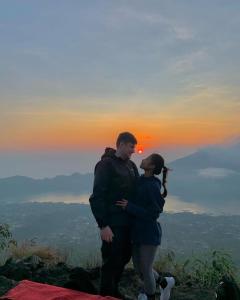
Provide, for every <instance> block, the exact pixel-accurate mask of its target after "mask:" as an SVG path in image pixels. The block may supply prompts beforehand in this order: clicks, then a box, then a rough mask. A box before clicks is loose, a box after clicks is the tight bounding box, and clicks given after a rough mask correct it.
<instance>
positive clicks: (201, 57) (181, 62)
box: [168, 49, 209, 74]
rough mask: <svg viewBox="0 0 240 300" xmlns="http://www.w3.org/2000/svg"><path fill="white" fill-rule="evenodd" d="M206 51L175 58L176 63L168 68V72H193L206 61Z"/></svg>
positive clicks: (200, 50)
mask: <svg viewBox="0 0 240 300" xmlns="http://www.w3.org/2000/svg"><path fill="white" fill-rule="evenodd" d="M208 57H209V56H208V53H207V50H206V49H199V50H197V51H193V52H191V53H187V54H184V56H182V57H180V58H179V57H177V59H176V61H175V62H174V63H172V64H171V65H170V66H169V68H168V69H169V71H170V72H171V73H174V74H178V73H183V72H189V71H193V70H194V69H195V67H196V66H198V65H199V64H200V63H201V64H203V63H204V62H205V61H206V60H207V59H208Z"/></svg>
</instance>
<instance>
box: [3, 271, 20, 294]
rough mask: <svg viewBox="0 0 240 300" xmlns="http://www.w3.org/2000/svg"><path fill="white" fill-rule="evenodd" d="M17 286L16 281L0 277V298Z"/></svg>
mask: <svg viewBox="0 0 240 300" xmlns="http://www.w3.org/2000/svg"><path fill="white" fill-rule="evenodd" d="M17 284H18V282H17V281H14V280H11V279H8V278H6V277H5V276H0V296H2V295H4V294H5V293H7V292H8V291H9V290H10V289H12V288H13V287H15V286H16V285H17Z"/></svg>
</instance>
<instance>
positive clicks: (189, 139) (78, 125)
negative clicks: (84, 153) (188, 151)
mask: <svg viewBox="0 0 240 300" xmlns="http://www.w3.org/2000/svg"><path fill="white" fill-rule="evenodd" d="M156 120H157V121H154V120H149V118H147V117H144V116H143V117H142V118H141V121H138V118H137V117H135V116H132V115H126V116H125V118H124V121H123V120H122V118H121V117H120V115H117V114H110V115H101V114H99V115H98V114H96V115H91V118H90V116H87V115H84V114H83V115H82V116H81V115H80V116H79V115H78V116H73V115H68V114H64V113H62V114H59V115H58V114H54V112H53V113H52V114H50V115H40V116H35V115H34V116H31V117H29V118H24V117H23V119H19V120H18V122H15V123H14V122H12V123H11V126H9V127H7V128H4V131H3V132H2V134H0V150H13V151H18V150H33V151H34V150H87V149H100V148H105V147H106V146H111V147H115V142H116V138H117V136H118V134H119V133H120V132H123V131H129V132H132V133H133V134H134V135H135V136H136V138H137V140H138V145H137V147H136V149H137V153H138V154H142V153H143V151H147V150H148V149H151V148H156V147H162V146H172V147H177V146H178V145H189V146H202V145H206V144H214V143H218V142H221V141H222V140H224V139H225V138H227V137H229V136H233V135H239V129H238V127H237V126H232V125H233V124H232V123H230V122H229V123H228V122H222V119H221V120H220V119H219V120H218V119H217V118H215V119H211V118H210V119H207V118H205V119H200V118H198V119H197V118H196V119H194V118H184V117H182V118H180V117H174V118H169V119H168V118H164V116H163V117H162V118H158V119H156ZM0 130H1V129H0ZM2 130H3V129H2ZM0 133H1V132H0Z"/></svg>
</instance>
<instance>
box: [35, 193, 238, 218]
mask: <svg viewBox="0 0 240 300" xmlns="http://www.w3.org/2000/svg"><path fill="white" fill-rule="evenodd" d="M88 199H89V194H83V195H71V194H45V195H39V196H35V197H33V198H31V200H30V202H41V203H48V202H51V203H67V204H70V203H79V204H89V200H88ZM164 211H166V212H169V213H178V212H191V213H194V214H209V215H240V205H239V201H232V202H228V203H221V202H219V203H216V202H213V203H211V202H209V203H204V204H203V203H194V202H186V201H184V200H182V199H180V198H179V197H177V196H173V195H169V196H168V197H167V198H166V203H165V206H164Z"/></svg>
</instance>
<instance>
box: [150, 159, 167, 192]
mask: <svg viewBox="0 0 240 300" xmlns="http://www.w3.org/2000/svg"><path fill="white" fill-rule="evenodd" d="M151 161H152V163H153V164H154V166H155V168H154V170H153V174H154V175H159V174H161V172H162V186H163V193H162V197H163V198H166V197H167V194H168V191H167V188H166V183H167V175H168V171H169V169H168V168H167V167H165V165H164V159H163V157H162V156H161V155H160V154H157V153H153V154H152V155H151Z"/></svg>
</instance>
